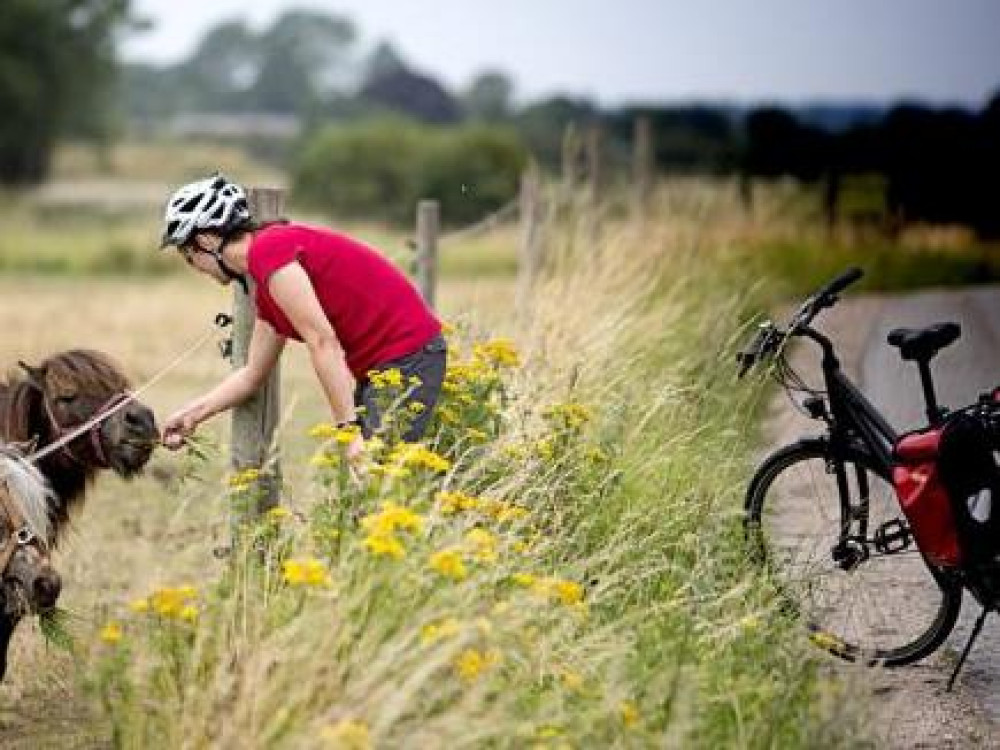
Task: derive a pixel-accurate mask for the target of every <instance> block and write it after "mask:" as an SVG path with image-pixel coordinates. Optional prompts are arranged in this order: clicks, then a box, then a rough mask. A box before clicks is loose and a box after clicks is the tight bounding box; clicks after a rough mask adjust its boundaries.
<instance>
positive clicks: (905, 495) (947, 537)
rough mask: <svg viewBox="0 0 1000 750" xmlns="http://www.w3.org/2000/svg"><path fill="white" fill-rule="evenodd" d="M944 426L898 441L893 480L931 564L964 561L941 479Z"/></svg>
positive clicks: (955, 563) (905, 511)
mask: <svg viewBox="0 0 1000 750" xmlns="http://www.w3.org/2000/svg"><path fill="white" fill-rule="evenodd" d="M943 432H944V430H943V428H937V429H933V430H926V431H922V432H914V433H910V434H909V435H904V436H903V437H902V438H901V439H900V441H899V442H898V443H897V444H896V449H895V457H896V465H895V466H894V467H893V469H892V483H893V486H894V487H895V488H896V497H897V498H898V499H899V504H900V505H901V506H902V508H903V514H904V515H905V516H906V519H907V521H909V523H910V532H911V533H912V534H913V538H914V539H915V540H916V542H917V547H918V548H919V549H920V551H921V552H922V553H923V554H924V557H926V558H927V559H928V560H929V561H930V562H931V563H933V564H934V565H939V566H941V567H945V568H954V567H958V566H959V565H961V564H962V547H961V544H960V543H959V534H958V527H957V526H956V524H955V513H954V510H953V508H952V504H951V498H950V496H949V495H948V491H947V489H946V488H945V486H944V483H943V482H942V480H941V472H940V470H939V468H938V463H937V459H938V452H939V449H940V445H941V435H942V433H943Z"/></svg>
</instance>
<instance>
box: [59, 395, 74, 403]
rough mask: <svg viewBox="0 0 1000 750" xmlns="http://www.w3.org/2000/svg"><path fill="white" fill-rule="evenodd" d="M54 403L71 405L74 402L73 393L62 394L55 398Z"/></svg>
mask: <svg viewBox="0 0 1000 750" xmlns="http://www.w3.org/2000/svg"><path fill="white" fill-rule="evenodd" d="M56 401H57V402H58V403H60V404H72V403H73V402H74V401H76V394H75V393H63V394H62V395H60V396H56Z"/></svg>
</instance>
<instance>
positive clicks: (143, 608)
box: [128, 598, 149, 615]
mask: <svg viewBox="0 0 1000 750" xmlns="http://www.w3.org/2000/svg"><path fill="white" fill-rule="evenodd" d="M128 608H129V609H131V610H132V611H133V612H135V613H136V614H139V615H141V614H145V613H146V612H149V599H145V598H141V599H133V600H132V601H130V602H129V604H128Z"/></svg>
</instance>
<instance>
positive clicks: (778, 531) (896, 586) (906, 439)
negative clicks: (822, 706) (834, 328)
mask: <svg viewBox="0 0 1000 750" xmlns="http://www.w3.org/2000/svg"><path fill="white" fill-rule="evenodd" d="M861 276H862V273H861V271H860V269H856V268H855V269H850V270H848V271H847V272H845V273H843V274H841V275H840V276H839V277H837V278H836V279H834V280H833V281H831V282H830V283H829V284H827V285H826V286H825V287H823V288H822V289H820V290H819V291H817V292H816V293H815V294H813V295H812V296H811V297H809V298H808V299H807V300H806V301H805V302H804V303H803V304H802V305H801V306H800V307H799V309H798V310H797V311H796V312H795V314H794V315H793V316H792V318H791V320H790V322H789V323H788V324H787V326H785V327H784V328H780V327H778V326H776V325H775V324H774V323H771V322H767V323H764V324H762V325H761V326H760V328H759V330H758V331H757V333H756V335H755V337H754V339H753V341H752V343H751V344H750V346H749V347H748V348H747V349H745V350H744V351H742V352H741V353H740V354H739V363H740V366H741V367H740V376H741V377H742V376H743V375H744V374H746V372H747V371H748V370H749V369H750V368H752V367H753V366H754V365H756V364H758V363H759V362H763V361H773V362H774V369H773V373H774V374H775V376H776V378H777V379H778V381H779V382H780V383H781V384H782V385H783V386H784V388H785V389H786V390H787V391H788V392H789V394H790V395H792V396H793V401H795V402H796V403H797V405H798V406H799V407H800V409H801V410H803V411H804V413H805V414H807V415H808V416H809V417H811V418H813V419H815V420H818V421H820V422H822V423H823V424H824V430H823V432H822V434H820V435H819V436H815V437H806V438H803V439H800V440H798V441H797V442H794V443H792V444H790V445H787V446H785V447H783V448H780V449H779V450H777V451H775V452H774V453H773V454H771V455H770V456H769V457H768V458H766V459H765V460H764V462H763V463H762V464H761V465H760V467H759V468H758V470H757V471H756V473H755V475H754V476H753V479H752V480H751V482H750V486H749V488H748V491H747V496H746V508H745V512H746V515H745V523H746V529H747V534H748V539H749V541H750V543H751V549H752V551H753V552H754V553H755V554H756V555H757V556H758V557H759V559H760V560H761V561H762V562H763V563H764V564H766V565H767V567H768V568H769V569H770V570H771V571H772V572H773V574H774V576H775V579H776V581H777V582H778V584H779V586H780V587H781V590H782V592H783V593H784V594H785V597H786V600H787V601H788V602H790V603H791V604H792V605H793V606H794V607H795V608H796V611H797V614H798V615H799V616H800V617H801V618H802V619H803V620H804V621H805V622H806V624H807V626H808V628H809V630H810V633H811V639H812V640H813V642H815V643H816V644H817V645H819V646H820V647H822V648H824V649H826V650H828V651H830V652H832V653H833V654H836V655H837V656H840V657H842V658H844V659H848V660H852V661H853V660H858V659H863V660H865V661H868V662H870V663H879V664H884V665H886V666H896V665H902V664H908V663H910V662H913V661H916V660H918V659H921V658H923V657H925V656H927V655H928V654H930V653H931V652H933V651H934V650H935V649H936V648H938V646H940V645H941V643H942V642H943V641H944V640H945V638H947V637H948V635H949V633H950V632H951V631H952V628H953V627H954V625H955V622H956V619H957V618H958V613H959V609H960V607H961V603H962V591H963V588H968V589H970V590H971V591H972V592H973V594H975V595H976V598H977V599H979V600H980V603H982V604H983V606H984V610H983V615H982V617H981V618H980V619H979V622H978V623H977V626H976V628H975V630H974V633H973V635H972V637H971V638H970V641H969V644H968V646H967V647H966V650H965V653H963V655H962V659H960V661H959V664H958V666H957V667H956V669H955V674H954V675H953V676H952V681H954V677H955V675H957V673H958V669H959V668H960V667H961V664H962V663H963V662H964V659H965V656H966V655H967V654H968V651H969V649H970V648H971V646H972V642H973V641H974V639H975V637H976V635H978V632H979V629H980V628H981V627H982V621H983V619H985V616H986V614H987V612H988V611H990V610H991V609H995V608H996V600H997V596H996V594H997V592H996V591H995V588H996V587H995V582H993V585H992V587H991V585H987V583H988V582H986V581H985V579H984V576H983V575H980V573H981V571H978V570H973V569H972V568H970V567H968V566H955V567H948V566H943V565H939V564H935V563H934V562H932V561H931V560H929V559H928V557H927V556H926V555H925V553H924V552H923V551H922V550H921V548H919V547H918V545H917V539H916V537H915V535H914V530H913V529H912V528H911V524H910V522H909V521H908V520H907V517H906V515H904V513H903V510H902V507H901V505H900V500H899V499H898V496H897V487H896V486H895V485H894V482H893V472H894V471H897V472H898V471H900V469H901V466H903V463H904V462H903V459H902V458H901V455H900V446H916V451H917V452H919V450H921V449H922V445H923V444H924V443H929V442H930V440H931V439H932V438H934V437H935V436H938V435H940V431H941V430H940V428H941V426H942V425H943V424H944V422H945V420H946V419H948V418H950V416H952V414H954V413H949V412H948V411H947V410H946V409H944V408H941V407H940V406H938V404H937V400H936V397H935V393H934V384H933V380H932V377H931V370H930V362H931V360H932V359H933V358H934V356H935V355H936V354H937V353H938V352H939V351H941V350H942V349H943V348H945V347H946V346H948V345H949V344H951V343H953V342H954V341H956V340H957V339H958V338H959V336H960V334H961V329H960V328H959V326H958V325H957V324H955V323H942V324H938V325H934V326H930V327H928V328H924V329H920V330H908V329H898V330H895V331H893V332H892V333H891V334H890V335H889V343H890V344H891V345H893V346H896V347H898V348H899V349H900V353H901V356H902V357H903V358H904V359H906V360H910V361H913V362H915V363H916V364H917V366H918V368H919V372H920V379H921V384H922V387H923V392H924V398H925V401H926V412H927V418H928V425H927V427H925V428H923V429H922V430H918V431H916V432H914V433H913V434H912V435H906V436H902V437H901V436H900V435H898V434H897V433H896V431H895V430H894V429H893V427H892V426H891V425H890V424H889V423H888V422H887V421H886V420H885V418H884V417H883V416H882V415H881V414H880V413H879V411H878V410H877V409H876V408H875V407H874V406H873V405H872V404H871V403H870V402H869V401H868V400H867V399H866V398H865V397H864V396H863V395H862V393H861V392H860V391H859V390H858V389H857V388H856V387H855V386H854V384H853V383H852V382H851V381H850V380H849V379H848V377H847V376H846V375H845V374H844V372H843V370H842V369H841V365H840V362H839V361H838V359H837V356H836V351H835V348H834V344H833V342H832V341H831V340H830V339H829V338H827V337H826V336H825V335H823V334H822V333H820V332H819V331H818V330H816V329H815V328H814V327H813V325H812V323H813V320H814V319H815V318H816V316H817V315H818V314H819V313H820V312H822V311H823V310H825V309H827V308H830V307H832V306H833V305H834V304H836V302H837V300H838V295H839V294H840V293H841V292H842V291H843V290H844V289H846V288H847V287H848V286H849V285H850V284H852V283H854V282H855V281H857V280H858V279H859V278H861ZM796 339H806V340H808V341H811V342H813V343H814V344H816V345H817V346H818V347H819V349H820V352H821V355H822V360H821V367H822V380H823V384H822V386H821V387H811V386H810V385H808V384H807V383H806V382H805V381H804V380H803V378H802V377H801V376H800V374H799V373H797V372H796V371H795V369H794V368H793V367H792V365H791V364H790V362H789V358H788V356H787V355H788V347H787V344H789V342H791V341H792V340H796ZM803 396H804V398H803ZM968 408H969V409H972V408H975V407H968ZM935 446H936V443H935ZM932 460H933V459H932ZM931 465H933V464H931ZM913 473H914V476H916V477H917V478H918V479H925V478H926V477H925V475H924V474H920V473H919V472H918V471H917V469H914V471H913ZM897 480H898V476H897ZM925 549H926V547H925ZM993 570H994V572H995V566H994V568H993Z"/></svg>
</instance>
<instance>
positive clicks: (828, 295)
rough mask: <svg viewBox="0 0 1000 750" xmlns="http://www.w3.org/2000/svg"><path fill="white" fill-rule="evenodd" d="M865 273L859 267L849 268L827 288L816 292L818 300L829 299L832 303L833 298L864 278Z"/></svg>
mask: <svg viewBox="0 0 1000 750" xmlns="http://www.w3.org/2000/svg"><path fill="white" fill-rule="evenodd" d="M864 275H865V274H864V271H862V270H861V269H860V268H858V267H857V266H854V267H852V268H848V269H847V270H846V271H844V272H843V273H842V274H840V276H838V277H837V278H835V279H834V280H833V281H831V282H830V283H829V284H827V285H826V286H825V287H823V288H822V289H820V290H819V291H818V292H816V295H815V296H816V298H817V299H828V300H831V301H832V298H833V297H835V296H837V295H838V294H840V293H841V292H842V291H844V290H845V289H847V287H849V286H850V285H851V284H853V283H854V282H855V281H857V280H858V279H860V278H861V277H862V276H864Z"/></svg>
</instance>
